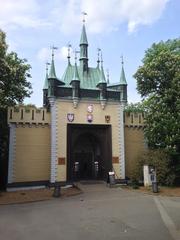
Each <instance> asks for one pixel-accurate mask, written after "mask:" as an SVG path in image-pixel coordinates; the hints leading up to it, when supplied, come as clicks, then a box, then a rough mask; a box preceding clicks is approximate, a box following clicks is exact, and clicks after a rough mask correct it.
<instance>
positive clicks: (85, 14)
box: [82, 12, 87, 23]
mask: <svg viewBox="0 0 180 240" xmlns="http://www.w3.org/2000/svg"><path fill="white" fill-rule="evenodd" d="M82 15H83V23H85V21H86V20H85V16H87V13H86V12H82Z"/></svg>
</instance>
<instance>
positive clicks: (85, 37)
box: [80, 24, 88, 45]
mask: <svg viewBox="0 0 180 240" xmlns="http://www.w3.org/2000/svg"><path fill="white" fill-rule="evenodd" d="M81 44H87V45H88V41H87V35H86V28H85V25H84V24H83V27H82V32H81V39H80V45H81Z"/></svg>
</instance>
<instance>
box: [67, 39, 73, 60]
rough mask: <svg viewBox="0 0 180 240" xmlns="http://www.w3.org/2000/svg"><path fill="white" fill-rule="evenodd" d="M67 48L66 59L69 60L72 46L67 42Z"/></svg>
mask: <svg viewBox="0 0 180 240" xmlns="http://www.w3.org/2000/svg"><path fill="white" fill-rule="evenodd" d="M67 47H68V58H70V51H71V47H72V45H71V44H70V42H68V45H67Z"/></svg>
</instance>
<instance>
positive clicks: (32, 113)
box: [8, 106, 50, 124]
mask: <svg viewBox="0 0 180 240" xmlns="http://www.w3.org/2000/svg"><path fill="white" fill-rule="evenodd" d="M8 123H16V124H19V123H22V124H26V123H27V124H50V112H48V111H47V109H46V108H36V107H28V106H22V107H21V106H17V107H9V108H8Z"/></svg>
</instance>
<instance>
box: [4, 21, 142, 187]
mask: <svg viewBox="0 0 180 240" xmlns="http://www.w3.org/2000/svg"><path fill="white" fill-rule="evenodd" d="M79 47H80V51H79V53H80V57H79V64H77V53H75V55H76V56H75V63H74V65H73V64H72V63H71V61H70V54H69V53H68V61H67V67H66V69H65V72H64V74H63V75H62V77H61V78H58V77H57V76H56V71H55V63H54V49H53V51H52V61H51V66H50V69H49V73H48V72H47V73H46V78H45V83H44V87H43V107H42V108H39V109H38V108H35V107H26V106H22V107H20V106H19V107H18V106H17V107H10V108H9V109H8V123H9V126H10V143H9V167H8V187H14V186H23V185H26V186H28V185H41V184H48V183H55V182H61V183H67V182H73V181H75V180H83V179H88V180H89V179H100V180H106V179H107V175H108V172H109V171H112V170H113V171H114V172H115V177H116V178H117V179H121V180H124V179H125V178H126V177H129V176H130V172H131V166H132V165H133V162H135V161H136V158H137V157H138V154H140V153H141V151H142V150H143V149H144V138H143V131H142V130H143V126H144V124H143V116H142V114H141V113H139V114H133V113H130V114H129V113H126V114H125V113H124V108H125V105H126V103H127V82H126V77H125V72H124V67H123V63H122V69H121V72H120V77H118V79H119V80H117V83H116V84H111V83H109V79H108V77H107V78H106V77H105V74H104V69H103V61H102V57H101V56H100V51H99V52H98V60H97V65H96V67H94V68H93V67H90V66H89V63H88V40H87V35H86V28H85V24H84V23H83V26H82V32H81V38H80V44H79Z"/></svg>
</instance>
